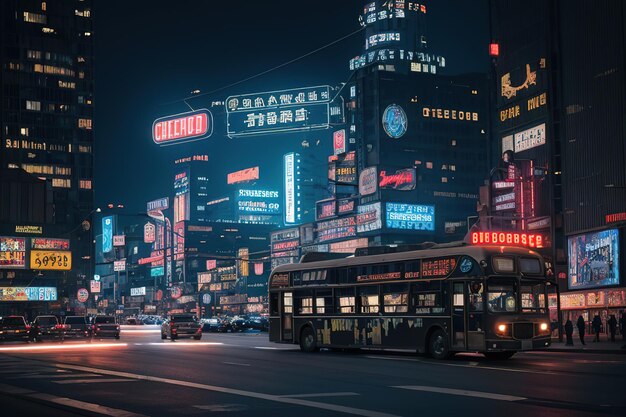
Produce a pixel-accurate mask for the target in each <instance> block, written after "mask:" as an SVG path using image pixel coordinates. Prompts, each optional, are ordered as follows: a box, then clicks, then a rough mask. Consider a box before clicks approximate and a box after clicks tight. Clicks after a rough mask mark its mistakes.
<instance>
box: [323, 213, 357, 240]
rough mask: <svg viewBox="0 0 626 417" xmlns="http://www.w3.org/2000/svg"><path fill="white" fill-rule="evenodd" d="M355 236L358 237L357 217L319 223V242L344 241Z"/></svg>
mask: <svg viewBox="0 0 626 417" xmlns="http://www.w3.org/2000/svg"><path fill="white" fill-rule="evenodd" d="M354 236H356V218H355V216H351V217H345V218H342V219H335V220H328V221H325V222H318V223H317V241H318V242H326V241H329V240H335V239H343V238H346V237H354Z"/></svg>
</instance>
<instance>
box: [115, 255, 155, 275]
mask: <svg viewBox="0 0 626 417" xmlns="http://www.w3.org/2000/svg"><path fill="white" fill-rule="evenodd" d="M144 259H145V258H144ZM159 259H160V257H159ZM146 263H147V262H146ZM113 271H115V272H124V271H126V259H122V260H119V261H115V262H113Z"/></svg>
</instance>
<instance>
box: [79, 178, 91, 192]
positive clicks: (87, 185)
mask: <svg viewBox="0 0 626 417" xmlns="http://www.w3.org/2000/svg"><path fill="white" fill-rule="evenodd" d="M80 189H81V190H91V180H80Z"/></svg>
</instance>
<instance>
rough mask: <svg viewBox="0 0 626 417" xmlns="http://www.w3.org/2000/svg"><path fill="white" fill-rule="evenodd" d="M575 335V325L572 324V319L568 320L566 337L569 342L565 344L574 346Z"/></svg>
mask: <svg viewBox="0 0 626 417" xmlns="http://www.w3.org/2000/svg"><path fill="white" fill-rule="evenodd" d="M573 335H574V324H573V323H572V321H571V320H570V319H567V321H566V322H565V336H566V338H567V341H566V342H565V344H566V345H567V346H574V339H573V338H572V336H573Z"/></svg>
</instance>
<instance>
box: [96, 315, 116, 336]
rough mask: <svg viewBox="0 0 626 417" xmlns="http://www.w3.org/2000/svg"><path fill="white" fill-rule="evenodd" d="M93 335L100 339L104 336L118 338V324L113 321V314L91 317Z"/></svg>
mask: <svg viewBox="0 0 626 417" xmlns="http://www.w3.org/2000/svg"><path fill="white" fill-rule="evenodd" d="M92 327H93V337H94V338H96V339H102V338H104V337H114V338H116V339H119V338H120V326H119V324H117V323H116V322H115V317H113V316H96V317H94V319H93V326H92Z"/></svg>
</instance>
